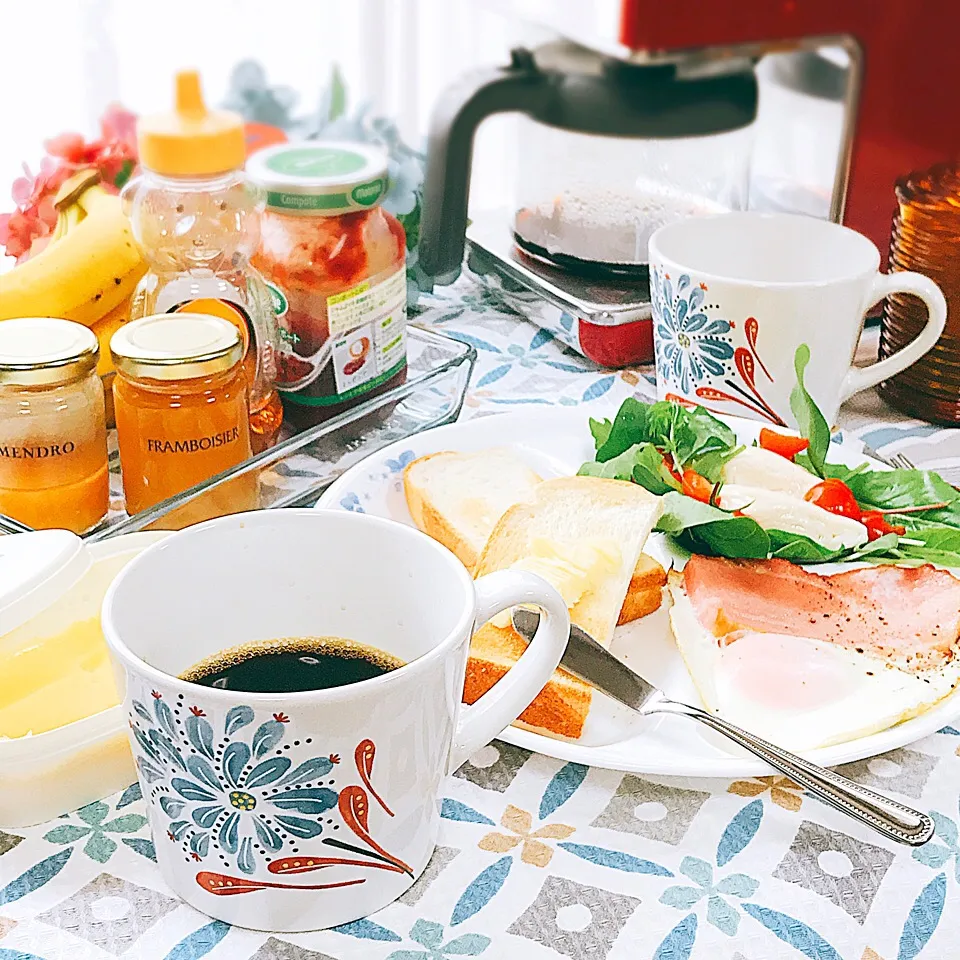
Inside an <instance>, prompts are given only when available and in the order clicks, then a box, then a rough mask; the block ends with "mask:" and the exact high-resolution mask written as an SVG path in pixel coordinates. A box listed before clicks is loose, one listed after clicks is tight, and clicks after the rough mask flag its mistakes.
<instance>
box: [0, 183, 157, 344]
mask: <svg viewBox="0 0 960 960" xmlns="http://www.w3.org/2000/svg"><path fill="white" fill-rule="evenodd" d="M99 179H100V178H99V175H98V174H97V172H96V171H93V170H82V171H80V172H79V173H77V174H75V175H74V176H72V177H71V178H70V179H69V180H67V181H66V183H64V185H63V186H62V187H61V188H60V192H59V193H58V194H57V197H56V200H55V201H54V202H55V204H56V207H57V226H56V228H55V230H54V232H53V234H52V235H51V239H50V243H49V244H47V246H46V247H44V249H43V250H42V251H41V252H40V253H38V254H37V255H36V256H33V257H31V258H30V259H29V260H27V261H26V262H25V263H22V264H19V265H18V266H16V267H14V268H13V269H12V270H10V271H8V272H7V273H5V274H0V320H9V319H11V318H12V317H60V318H62V319H64V320H75V321H76V322H77V323H82V324H84V325H85V326H88V327H93V328H94V329H96V326H97V325H98V323H99V321H101V320H104V319H106V318H107V316H108V315H113V320H114V322H115V319H116V315H115V314H114V311H117V310H122V309H123V308H124V307H125V306H127V307H128V304H129V300H130V296H131V294H132V293H133V291H134V288H135V287H136V285H137V283H138V282H139V280H140V278H141V277H142V276H143V275H144V273H146V270H147V265H146V263H145V262H144V260H143V257H142V255H141V253H140V248H139V247H138V246H137V242H136V240H134V238H133V234H132V233H131V231H130V223H129V221H128V220H127V218H126V216H125V215H124V213H123V210H122V209H121V208H120V198H119V197H115V196H113V195H111V194H109V193H107V192H106V190H104V189H103V187H102V186H100V183H99ZM101 340H102V338H101ZM107 343H109V340H108V341H107ZM107 343H102V344H101V349H102V350H103V349H107V354H108V356H109V350H108V348H107Z"/></svg>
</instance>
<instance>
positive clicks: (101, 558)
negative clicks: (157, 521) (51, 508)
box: [0, 530, 166, 828]
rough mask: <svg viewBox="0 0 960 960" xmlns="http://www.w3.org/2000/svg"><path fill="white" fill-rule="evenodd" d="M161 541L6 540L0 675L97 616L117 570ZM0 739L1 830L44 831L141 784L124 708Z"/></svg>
mask: <svg viewBox="0 0 960 960" xmlns="http://www.w3.org/2000/svg"><path fill="white" fill-rule="evenodd" d="M164 536H166V534H165V533H132V534H127V535H125V536H118V537H115V538H113V539H110V540H106V541H103V542H99V543H91V544H89V545H88V544H85V543H84V542H83V541H82V540H81V539H80V538H79V537H77V536H75V535H74V534H72V533H68V532H67V531H65V530H42V531H38V532H36V533H24V534H16V535H13V536H5V537H0V671H2V670H3V669H4V664H5V663H7V664H10V663H12V662H13V658H14V656H15V655H16V654H17V653H20V652H22V651H24V650H26V649H29V648H30V647H35V646H37V645H38V644H40V643H42V642H44V641H45V640H49V639H51V638H55V637H57V636H59V635H61V634H63V633H65V632H66V631H67V630H69V629H70V628H71V627H72V626H73V625H75V624H79V623H82V622H84V621H87V620H90V619H91V618H93V617H99V614H100V606H101V604H102V602H103V597H104V594H105V593H106V592H107V588H108V587H109V586H110V584H111V583H112V582H113V580H114V578H115V577H116V575H117V574H118V573H119V572H120V570H121V569H122V568H123V567H124V566H125V565H126V564H127V563H128V562H129V561H130V560H132V559H133V558H134V557H135V556H136V555H137V554H138V553H140V551H142V550H144V549H145V548H146V547H147V546H149V545H150V544H151V543H154V542H155V541H156V540H158V539H160V538H162V537H164ZM77 679H78V682H80V683H82V682H84V681H83V677H82V675H78V678H77ZM2 733H3V731H2V730H0V827H7V828H9V827H24V826H29V825H31V824H36V823H42V822H44V821H46V820H50V819H52V818H54V817H58V816H60V814H62V813H66V812H67V811H69V810H74V809H76V808H77V807H81V806H83V805H84V804H87V803H91V802H93V801H94V800H99V799H100V798H101V797H105V796H107V795H108V794H111V793H114V792H116V791H117V790H121V789H123V788H124V787H125V786H127V785H128V784H131V783H133V781H134V780H136V770H135V768H134V765H133V759H132V757H131V754H130V748H129V746H128V743H127V732H126V723H125V720H124V715H123V708H122V707H121V706H114V707H110V708H109V709H106V710H101V711H100V712H98V713H95V714H93V715H92V716H87V717H84V718H83V719H79V720H75V721H73V722H71V723H66V724H64V725H63V726H58V727H55V728H54V729H52V730H48V731H46V732H43V733H37V734H32V733H31V734H28V735H26V736H17V737H14V738H9V739H4V738H3V737H2Z"/></svg>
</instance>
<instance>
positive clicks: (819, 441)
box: [790, 343, 830, 477]
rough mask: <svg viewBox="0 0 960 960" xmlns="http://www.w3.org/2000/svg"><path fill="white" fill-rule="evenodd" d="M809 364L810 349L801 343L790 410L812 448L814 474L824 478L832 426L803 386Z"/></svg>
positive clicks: (796, 357)
mask: <svg viewBox="0 0 960 960" xmlns="http://www.w3.org/2000/svg"><path fill="white" fill-rule="evenodd" d="M809 362H810V347H808V346H807V344H805V343H801V344H800V346H799V347H797V352H796V354H795V355H794V358H793V366H794V369H795V370H796V371H797V385H796V386H795V387H794V388H793V390H792V391H791V392H790V410H791V411H792V412H793V415H794V417H795V418H796V420H797V424H798V426H799V427H800V436H802V437H805V438H806V439H807V440H809V441H810V446H809V447H808V448H807V461H808V462H809V464H810V466H811V467H812V468H813V472H814V473H816V474H817V475H818V476H820V477H823V476H824V472H823V467H824V463H825V462H826V459H827V450H828V449H829V447H830V426H829V424H828V423H827V421H826V420H825V419H824V416H823V414H822V413H821V412H820V408H819V407H818V406H817V405H816V403H815V402H814V399H813V397H811V396H810V394H809V393H807V388H806V387H805V386H804V385H803V374H804V371H805V370H806V369H807V364H808V363H809Z"/></svg>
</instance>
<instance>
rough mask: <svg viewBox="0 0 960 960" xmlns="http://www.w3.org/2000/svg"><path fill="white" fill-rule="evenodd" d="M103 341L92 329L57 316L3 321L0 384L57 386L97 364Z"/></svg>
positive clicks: (1, 326) (1, 323) (92, 368)
mask: <svg viewBox="0 0 960 960" xmlns="http://www.w3.org/2000/svg"><path fill="white" fill-rule="evenodd" d="M99 352H100V344H99V343H98V341H97V335H96V334H95V333H94V332H93V331H92V330H91V329H90V328H89V327H85V326H83V324H80V323H74V322H73V321H72V320H58V319H56V318H54V317H22V318H19V319H15V320H3V321H0V385H2V386H8V385H13V386H20V387H38V386H56V385H57V384H61V383H66V382H67V381H69V380H74V379H76V378H77V377H79V376H82V375H83V374H85V373H89V372H90V371H91V370H94V369H95V368H96V366H97V355H98V354H99Z"/></svg>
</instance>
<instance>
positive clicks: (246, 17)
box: [0, 0, 542, 211]
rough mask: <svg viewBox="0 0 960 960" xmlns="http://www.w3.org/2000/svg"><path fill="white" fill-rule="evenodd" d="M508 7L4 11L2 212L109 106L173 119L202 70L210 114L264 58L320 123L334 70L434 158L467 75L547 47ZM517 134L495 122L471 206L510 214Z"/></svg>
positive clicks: (375, 3)
mask: <svg viewBox="0 0 960 960" xmlns="http://www.w3.org/2000/svg"><path fill="white" fill-rule="evenodd" d="M510 6H511V5H510V3H508V2H498V0H163V2H156V0H45V2H44V3H43V6H42V12H43V13H42V16H41V15H39V14H38V12H37V7H36V6H35V5H34V4H30V3H21V2H19V0H0V36H3V37H4V38H5V41H6V42H5V43H4V48H5V54H4V59H5V61H6V69H5V72H6V77H7V81H8V82H7V83H6V84H5V88H6V92H5V95H4V97H3V101H2V104H3V105H2V107H0V121H2V129H3V131H4V133H3V137H2V140H0V211H4V210H9V209H12V201H10V199H9V190H10V185H11V184H12V182H13V180H14V178H16V177H17V176H18V175H19V173H20V170H21V163H23V162H26V163H27V164H28V165H29V166H30V167H31V169H32V170H34V171H36V169H37V166H38V163H39V160H40V158H41V156H42V154H43V151H42V142H43V140H44V139H46V138H49V137H52V136H54V135H56V134H58V133H61V132H64V131H67V130H77V131H79V132H81V133H84V134H85V135H86V136H88V137H92V136H94V135H95V134H96V132H97V121H98V118H99V117H100V115H101V113H102V112H103V109H104V108H105V107H106V105H107V104H108V103H110V102H112V101H119V102H120V103H122V104H123V105H124V106H125V107H127V108H129V109H131V110H133V111H134V112H136V113H146V112H150V111H155V110H164V109H169V107H170V105H171V100H172V96H173V74H174V72H175V71H176V70H178V69H182V68H186V67H194V68H197V69H199V70H200V71H201V74H202V81H203V86H204V92H205V95H206V98H207V100H208V103H210V104H214V105H215V104H219V103H220V102H221V101H222V100H223V99H224V97H225V95H226V93H227V89H228V84H229V78H230V73H231V70H232V69H233V68H234V67H235V66H236V65H237V63H239V62H240V61H242V60H245V59H248V58H249V59H254V60H257V61H258V62H260V63H261V64H262V65H263V67H264V68H265V70H266V71H267V77H268V82H269V83H270V84H271V85H274V84H284V85H287V86H290V87H293V88H294V89H295V90H296V91H298V92H299V94H300V102H299V110H298V112H307V111H308V110H311V109H312V108H313V107H314V106H315V105H316V104H317V102H318V100H319V97H320V93H321V90H322V89H323V88H324V87H325V85H326V84H327V82H328V81H329V78H330V74H331V70H332V68H333V66H334V64H336V65H337V66H338V67H339V68H340V71H341V73H342V75H343V77H344V80H345V82H346V87H347V98H348V106H349V108H350V109H355V108H357V107H358V106H359V105H360V104H361V103H365V102H369V103H370V104H371V105H372V109H373V112H374V113H375V114H380V115H386V116H390V117H392V118H393V119H394V120H395V121H396V122H397V123H398V125H399V128H400V130H401V133H402V135H403V137H404V139H405V140H406V141H407V142H408V143H410V144H411V145H412V146H417V147H422V146H423V145H424V140H425V136H426V131H427V128H428V123H429V117H430V111H431V109H432V107H433V104H434V101H435V99H436V98H437V96H438V95H439V93H440V91H441V90H442V89H443V87H444V86H446V85H447V84H449V83H450V82H451V81H453V80H455V79H456V78H457V77H459V76H462V75H463V74H464V73H465V72H467V71H469V70H472V69H477V68H481V67H483V66H491V65H496V64H502V63H505V62H507V59H508V55H509V50H510V47H511V46H514V45H516V44H517V43H519V42H527V43H530V42H535V41H536V39H537V38H538V37H541V36H542V31H541V30H538V29H537V28H535V27H534V28H531V27H529V26H525V25H523V24H522V23H520V22H519V21H517V20H516V19H515V18H513V17H512V16H511V15H510V14H509V12H504V11H505V10H507V11H509V8H510ZM511 124H512V121H511V120H510V118H495V119H493V120H491V121H489V122H488V123H487V124H485V125H484V129H483V130H482V132H481V135H480V137H479V138H478V143H477V156H476V161H475V165H474V183H473V196H474V198H476V197H478V196H479V197H480V200H479V202H480V203H481V204H482V205H483V206H494V205H498V204H503V203H506V197H507V191H508V190H509V185H510V168H511V163H512V152H511V146H512V137H511V135H510V129H511Z"/></svg>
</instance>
